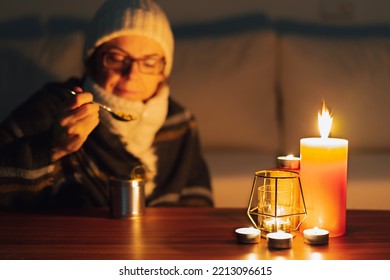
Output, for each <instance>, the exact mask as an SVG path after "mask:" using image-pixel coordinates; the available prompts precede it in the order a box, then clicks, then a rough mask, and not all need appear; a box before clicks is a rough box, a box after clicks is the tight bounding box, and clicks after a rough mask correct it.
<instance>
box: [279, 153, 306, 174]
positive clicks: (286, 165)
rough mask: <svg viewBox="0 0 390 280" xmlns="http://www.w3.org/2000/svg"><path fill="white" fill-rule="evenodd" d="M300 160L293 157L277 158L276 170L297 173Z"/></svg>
mask: <svg viewBox="0 0 390 280" xmlns="http://www.w3.org/2000/svg"><path fill="white" fill-rule="evenodd" d="M300 162H301V158H299V157H295V156H294V155H287V156H278V164H277V166H278V168H282V169H288V170H294V171H298V170H299V168H300Z"/></svg>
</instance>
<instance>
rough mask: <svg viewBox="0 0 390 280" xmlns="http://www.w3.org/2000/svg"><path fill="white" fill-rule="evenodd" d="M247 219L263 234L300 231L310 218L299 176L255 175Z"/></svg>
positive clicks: (264, 172) (284, 173)
mask: <svg viewBox="0 0 390 280" xmlns="http://www.w3.org/2000/svg"><path fill="white" fill-rule="evenodd" d="M247 215H248V217H249V219H250V220H251V222H252V223H253V225H254V226H255V227H256V228H258V229H260V230H261V231H262V233H263V234H266V233H269V232H276V231H279V230H282V231H285V232H290V231H295V230H297V229H298V228H299V226H300V224H301V223H302V221H303V220H304V218H305V217H306V206H305V200H304V197H303V192H302V186H301V180H300V177H299V173H298V172H295V171H288V170H262V171H257V172H255V175H254V180H253V184H252V190H251V195H250V199H249V205H248V210H247Z"/></svg>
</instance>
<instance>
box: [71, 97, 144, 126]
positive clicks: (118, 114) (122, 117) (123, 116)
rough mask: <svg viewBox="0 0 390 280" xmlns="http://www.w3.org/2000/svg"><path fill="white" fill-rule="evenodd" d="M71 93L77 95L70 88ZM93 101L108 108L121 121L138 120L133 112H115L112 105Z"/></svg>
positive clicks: (105, 108) (101, 106)
mask: <svg viewBox="0 0 390 280" xmlns="http://www.w3.org/2000/svg"><path fill="white" fill-rule="evenodd" d="M69 93H70V94H72V95H76V94H77V93H76V92H75V91H73V90H69ZM92 103H95V104H97V105H99V107H100V108H102V109H104V110H106V111H107V112H109V113H110V114H111V116H113V117H114V119H116V120H119V121H123V122H129V121H134V120H136V117H135V116H133V115H131V114H125V113H123V112H114V111H113V110H112V109H111V108H110V107H108V106H106V105H104V104H101V103H99V102H95V101H92Z"/></svg>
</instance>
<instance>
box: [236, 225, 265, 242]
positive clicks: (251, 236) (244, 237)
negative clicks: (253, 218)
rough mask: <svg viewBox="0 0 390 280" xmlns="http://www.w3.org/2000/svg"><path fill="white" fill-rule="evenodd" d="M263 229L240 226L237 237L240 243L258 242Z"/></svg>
mask: <svg viewBox="0 0 390 280" xmlns="http://www.w3.org/2000/svg"><path fill="white" fill-rule="evenodd" d="M260 233H261V231H260V230H259V229H257V228H238V229H236V237H237V241H238V242H239V243H258V242H259V240H260Z"/></svg>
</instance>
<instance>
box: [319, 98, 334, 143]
mask: <svg viewBox="0 0 390 280" xmlns="http://www.w3.org/2000/svg"><path fill="white" fill-rule="evenodd" d="M332 121H333V117H332V116H331V115H330V113H329V110H328V109H327V108H326V106H325V102H323V103H322V112H320V113H318V128H319V130H320V134H321V138H328V137H329V133H330V129H331V127H332Z"/></svg>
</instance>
